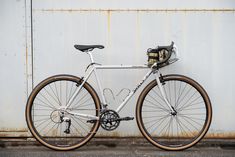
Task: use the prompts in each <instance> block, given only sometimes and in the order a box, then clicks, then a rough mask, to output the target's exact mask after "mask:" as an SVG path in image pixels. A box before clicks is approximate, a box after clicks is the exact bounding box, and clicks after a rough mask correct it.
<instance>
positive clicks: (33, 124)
mask: <svg viewBox="0 0 235 157" xmlns="http://www.w3.org/2000/svg"><path fill="white" fill-rule="evenodd" d="M65 82H66V84H64V83H65ZM80 84H81V79H80V78H78V77H76V76H72V75H55V76H52V77H49V78H47V79H45V80H44V81H42V82H41V83H39V84H38V85H37V86H36V87H35V88H34V89H33V91H32V92H31V94H30V96H29V98H28V101H27V105H26V112H25V116H26V122H27V125H28V128H29V130H30V132H31V134H32V135H33V136H34V137H35V138H36V139H37V140H38V141H39V142H40V143H41V144H42V145H44V146H46V147H48V148H51V149H53V150H72V149H76V148H78V147H81V146H83V145H84V144H86V143H87V142H88V141H89V140H90V139H91V138H92V137H93V136H94V135H95V133H96V132H97V130H98V128H99V121H95V122H93V123H89V124H88V123H86V122H84V121H83V119H80V118H79V117H75V115H74V116H72V115H70V116H71V117H70V118H71V124H70V125H71V127H70V128H71V132H70V133H65V131H64V128H65V127H66V126H65V125H68V124H66V123H65V121H63V122H62V120H60V119H61V118H58V117H59V114H61V113H59V111H58V110H56V108H54V106H56V105H57V106H59V105H61V104H62V103H67V102H68V100H67V99H69V96H70V98H71V95H72V92H73V91H74V89H75V90H76V88H77V87H78V86H79V85H80ZM59 86H60V87H59ZM59 88H60V90H59ZM64 88H66V94H64V93H65V89H64ZM63 89H64V90H63ZM58 91H59V92H58ZM67 91H68V92H67ZM43 92H44V93H43ZM49 92H51V93H49ZM69 92H70V93H69ZM82 92H83V93H85V94H86V96H84V99H85V98H86V97H87V96H88V99H89V100H87V102H89V101H92V102H91V104H90V105H87V104H85V105H80V104H81V101H82V100H81V101H80V100H79V101H80V102H79V103H78V104H79V105H80V106H79V105H78V107H77V106H73V107H74V108H72V105H74V104H72V105H71V108H70V109H71V110H73V109H76V110H79V111H80V112H89V113H93V114H94V116H99V114H100V113H99V112H100V109H101V106H100V100H99V97H98V95H97V94H96V92H95V90H94V89H93V88H92V87H91V86H90V85H89V84H88V83H84V85H83V87H82V89H81V92H80V93H82ZM68 93H69V94H70V95H67V94H68ZM46 94H48V95H46ZM53 94H54V95H53ZM85 94H84V95H85ZM42 95H44V96H42ZM45 95H46V96H45ZM65 95H66V100H65ZM52 97H54V99H53V98H52ZM77 97H79V96H77ZM77 97H76V98H77ZM39 98H40V101H39ZM57 99H58V100H57ZM78 99H81V97H79V98H78ZM84 99H83V101H84ZM86 99H87V98H86ZM49 100H51V103H49ZM75 100H76V99H75ZM63 101H64V102H63ZM43 102H44V103H43ZM74 102H75V101H74ZM57 103H58V104H57ZM52 105H53V106H52ZM57 106H56V107H57ZM85 106H86V107H85ZM43 107H44V108H43ZM75 107H77V108H75ZM84 107H85V108H84ZM43 111H45V112H43ZM38 114H39V115H38ZM42 114H45V115H42ZM49 114H50V117H48V116H49ZM63 114H65V113H63ZM40 115H41V117H42V116H45V117H46V118H47V120H45V121H47V123H48V121H49V124H50V125H49V124H47V125H49V126H50V127H51V126H53V127H52V128H50V127H49V126H45V127H44V126H43V127H44V130H43V129H42V128H41V127H42V124H38V123H39V122H40V123H43V122H42V121H43V120H41V119H39V118H38V117H40ZM68 117H69V116H68ZM46 118H45V119H46ZM56 120H57V121H56ZM39 125H40V126H39ZM43 125H46V124H43ZM55 127H56V128H55ZM49 128H50V130H49V131H48V129H49ZM55 129H57V130H56V131H55ZM59 129H60V130H59ZM86 131H87V132H86ZM46 132H47V133H46ZM83 134H84V135H83ZM83 136H84V137H83ZM66 142H67V143H66Z"/></svg>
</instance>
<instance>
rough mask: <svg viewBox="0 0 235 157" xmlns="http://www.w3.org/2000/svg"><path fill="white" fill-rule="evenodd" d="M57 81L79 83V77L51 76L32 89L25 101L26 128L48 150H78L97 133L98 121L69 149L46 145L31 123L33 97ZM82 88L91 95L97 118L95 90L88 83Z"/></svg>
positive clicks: (97, 98) (98, 101)
mask: <svg viewBox="0 0 235 157" xmlns="http://www.w3.org/2000/svg"><path fill="white" fill-rule="evenodd" d="M58 80H70V81H74V82H77V83H79V82H80V80H81V79H80V78H79V77H76V76H72V75H55V76H51V77H49V78H47V79H45V80H44V81H42V82H41V83H39V84H38V85H37V86H36V87H35V88H34V89H33V91H32V92H31V94H30V96H29V98H28V101H27V104H26V110H25V116H26V122H27V125H28V128H29V130H30V132H31V134H32V135H33V136H34V137H35V138H36V139H37V140H38V141H39V142H40V143H41V144H42V145H44V146H46V147H48V148H51V149H53V150H72V149H76V148H79V147H81V146H83V145H84V144H86V143H87V142H88V141H89V140H90V139H91V138H92V137H93V136H94V135H95V134H96V132H97V130H98V128H99V121H97V122H96V123H94V125H93V127H92V129H91V133H89V134H88V135H87V136H86V137H84V138H85V139H83V140H81V142H80V143H78V144H75V145H73V146H69V147H57V146H53V145H50V144H48V143H47V142H45V141H44V140H43V138H42V137H41V136H40V135H39V134H38V133H37V131H36V129H35V128H34V126H33V125H32V124H33V122H32V118H31V108H32V105H33V101H34V99H35V97H36V96H37V94H38V93H39V92H40V90H41V89H42V88H44V87H45V86H46V85H48V84H49V83H51V82H54V81H58ZM83 87H84V88H86V90H87V91H88V92H89V93H90V94H91V96H92V98H93V100H94V102H95V106H96V109H97V112H96V114H97V116H99V112H100V109H101V106H100V99H99V97H98V95H97V93H96V92H95V90H94V89H93V88H92V87H91V86H90V85H89V84H88V83H85V84H84V85H83Z"/></svg>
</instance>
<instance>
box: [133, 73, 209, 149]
mask: <svg viewBox="0 0 235 157" xmlns="http://www.w3.org/2000/svg"><path fill="white" fill-rule="evenodd" d="M161 81H162V82H163V84H164V85H163V86H164V90H165V92H166V95H167V100H168V101H169V102H170V103H171V102H172V104H173V103H174V100H175V105H174V107H175V110H176V111H177V110H178V111H177V112H178V113H177V114H178V115H176V116H173V115H172V114H168V113H167V112H168V110H165V109H164V108H163V106H160V105H159V104H160V103H159V101H160V99H161V98H160V96H161V95H157V94H156V95H155V97H154V96H151V95H153V93H156V91H157V90H159V89H155V88H158V87H157V82H156V80H153V81H152V82H150V83H149V84H148V85H147V86H146V87H145V88H144V89H143V91H142V92H141V94H140V96H139V98H138V101H137V106H136V117H137V124H138V127H139V129H140V131H141V133H142V134H143V136H144V137H145V138H146V139H147V140H148V141H149V142H150V143H151V144H153V145H154V146H156V147H159V148H161V149H164V150H170V151H179V150H184V149H187V148H190V147H192V146H194V145H195V144H196V143H198V142H199V141H200V140H201V139H202V138H203V137H204V136H205V134H206V133H207V131H208V129H209V126H210V124H211V119H212V107H211V102H210V99H209V97H208V95H207V93H206V91H205V90H204V89H203V87H202V86H201V85H200V84H198V83H197V82H196V81H194V80H193V79H191V78H189V77H186V76H183V75H166V76H163V77H162V80H161ZM177 81H178V82H180V83H181V82H182V83H183V84H185V86H189V87H185V88H186V89H188V90H189V89H190V90H191V89H195V93H197V92H198V93H199V95H200V96H201V97H202V98H201V101H202V102H203V106H204V107H205V111H203V110H202V109H203V108H204V107H203V106H201V104H202V102H200V103H199V102H196V101H198V100H199V98H200V97H199V98H197V100H194V102H193V101H192V102H191V101H186V100H184V102H183V103H180V104H179V101H180V100H181V101H183V98H182V97H186V98H189V97H190V96H189V95H191V93H192V92H189V93H190V94H187V96H182V95H184V94H185V92H184V91H183V92H182V90H183V86H182V88H181V89H180V87H181V85H179V83H178V82H177ZM169 82H171V83H169ZM172 82H173V83H172ZM176 82H177V83H178V85H177V83H176ZM167 85H168V86H167ZM165 86H166V87H165ZM171 87H172V88H175V89H177V90H175V94H172V92H171V90H169V91H168V88H169V89H170V88H171ZM190 87H191V88H190ZM167 91H168V92H167ZM176 91H178V92H179V93H176ZM180 91H181V92H180ZM159 92H160V91H159ZM180 93H181V95H180ZM148 94H149V95H148ZM150 94H151V95H150ZM173 95H174V97H175V98H169V97H170V96H172V97H173ZM177 95H178V98H177ZM194 95H195V94H194ZM150 96H151V97H152V98H153V99H152V100H154V99H156V102H154V103H153V104H150V103H149V102H148V101H149V100H148V99H150V98H151V97H150ZM158 96H159V101H158V102H157V98H158ZM179 96H180V97H181V98H179ZM191 97H193V96H191ZM191 97H190V98H191ZM170 99H171V100H170ZM161 101H162V100H161ZM186 102H187V103H188V104H187V103H186ZM189 102H191V103H193V104H189ZM197 103H198V104H197ZM182 104H183V105H182ZM151 105H152V106H151ZM199 105H200V106H199ZM195 106H196V107H195ZM180 107H181V108H180ZM155 108H158V110H156V109H155ZM190 108H191V109H190ZM146 109H147V110H146ZM183 109H184V111H183ZM193 110H194V112H195V111H196V112H195V113H194V112H192V113H189V112H190V111H193ZM199 111H200V112H199ZM145 112H147V113H145ZM151 112H154V113H152V114H153V115H149V113H151ZM162 112H164V114H163V113H162ZM165 112H166V113H165ZM197 112H198V113H197ZM186 113H187V114H186ZM199 113H200V115H199ZM146 115H147V116H146ZM185 115H187V116H185ZM168 116H170V117H169V120H166V119H167V118H168ZM196 116H202V117H204V118H202V117H200V118H198V117H196ZM154 117H155V119H153V118H154ZM157 117H158V118H157ZM174 117H177V118H175V119H176V120H174V119H173V118H174ZM189 117H190V118H191V121H192V122H191V124H190V122H189V120H190V118H189ZM151 118H152V120H149V119H151ZM177 119H178V120H177ZM179 119H181V120H182V121H184V122H185V123H186V124H187V125H188V126H187V125H183V124H182V122H180V121H179ZM196 120H198V121H199V120H200V121H203V124H202V126H201V128H199V129H200V130H199V129H198V128H196V126H199V122H196ZM174 122H175V124H174ZM149 123H152V124H151V125H152V126H151V125H150V126H149ZM163 123H165V124H164V125H163ZM168 123H169V124H168ZM177 123H179V124H177ZM194 123H195V124H194ZM196 123H198V124H197V125H196ZM194 125H195V126H194ZM155 126H156V128H155V129H152V128H153V127H155ZM164 126H165V127H164ZM190 126H191V127H192V126H194V127H195V128H193V127H192V128H193V129H195V130H196V129H198V132H197V133H196V132H195V131H193V129H192V130H191V129H189V127H190ZM166 127H167V128H166ZM186 127H187V128H188V129H186ZM176 128H177V129H176ZM182 128H185V129H182ZM157 129H159V131H156V130H157ZM160 129H161V130H160ZM165 130H166V132H165V133H163V131H165ZM167 131H168V132H167ZM189 131H191V132H189ZM176 132H177V133H176Z"/></svg>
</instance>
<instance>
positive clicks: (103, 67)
mask: <svg viewBox="0 0 235 157" xmlns="http://www.w3.org/2000/svg"><path fill="white" fill-rule="evenodd" d="M86 53H87V54H89V57H90V60H91V64H90V65H91V66H92V68H91V69H90V71H88V72H87V74H86V75H85V77H84V78H83V81H82V83H81V84H80V85H79V87H78V89H76V91H75V92H74V94H73V95H72V97H71V98H70V100H69V102H68V103H67V105H66V106H65V107H64V110H67V109H68V108H69V106H71V104H72V103H73V101H74V100H75V98H76V96H77V95H78V94H79V92H80V90H81V88H82V87H83V85H84V84H85V82H86V81H87V80H88V79H89V77H90V76H91V74H92V73H94V76H95V78H96V81H97V85H98V89H99V91H100V94H101V100H102V103H101V104H102V107H104V106H105V105H107V103H106V100H105V97H104V92H103V88H102V86H101V83H100V79H99V77H98V74H97V69H150V70H149V71H148V72H147V74H146V75H145V76H144V77H143V79H142V80H141V82H140V83H139V84H138V85H137V86H136V88H135V89H133V90H132V91H131V92H130V93H129V94H128V95H127V97H126V98H125V99H124V101H123V102H122V103H121V104H120V105H119V107H118V108H117V109H116V110H115V111H116V112H117V113H119V112H120V111H121V110H122V109H123V107H124V106H125V105H126V104H127V102H128V101H129V100H130V98H131V97H132V96H133V95H134V94H135V92H136V91H137V90H138V89H139V87H141V86H142V84H143V83H144V82H145V81H146V80H147V79H148V78H149V76H150V75H151V74H152V73H153V74H155V78H156V81H157V84H158V86H159V89H160V92H161V95H162V97H163V99H164V100H165V102H166V104H167V105H168V107H169V109H170V110H169V111H171V112H174V109H173V108H172V106H171V105H170V103H169V101H168V100H167V98H166V94H165V91H164V89H163V86H162V83H161V81H160V72H159V70H157V69H153V68H149V67H148V66H146V65H136V66H133V65H109V66H107V65H99V64H96V63H95V62H94V59H93V56H92V54H91V52H90V51H87V52H86ZM155 65H156V63H155V64H154V65H153V66H152V67H154V66H155ZM88 68H89V66H88ZM67 113H69V114H71V115H77V116H79V117H81V118H85V119H92V120H99V117H97V116H93V115H88V114H81V113H77V112H72V111H67Z"/></svg>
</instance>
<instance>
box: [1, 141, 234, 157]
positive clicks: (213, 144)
mask: <svg viewBox="0 0 235 157" xmlns="http://www.w3.org/2000/svg"><path fill="white" fill-rule="evenodd" d="M0 141H1V142H0V144H1V145H0V157H70V156H71V157H75V156H76V157H77V156H82V157H99V156H102V157H112V156H114V157H119V156H120V157H121V156H124V157H134V156H137V157H153V156H156V157H157V156H159V157H165V156H167V157H168V156H170V157H171V156H176V157H189V156H190V157H197V156H198V157H199V156H200V157H207V156H208V157H231V156H234V157H235V145H234V144H235V143H234V142H235V140H204V141H203V142H201V143H199V144H198V145H196V146H194V147H192V148H190V149H187V150H184V151H179V152H172V151H171V152H170V151H163V150H160V149H158V148H155V147H154V146H152V145H151V144H149V143H147V142H146V141H145V140H143V139H98V140H97V139H95V140H93V141H91V142H89V143H88V144H87V145H85V146H84V147H82V148H79V149H76V150H74V151H67V152H60V151H53V150H50V149H48V148H45V147H43V146H41V145H40V144H38V143H37V142H35V141H33V142H30V141H21V142H20V141H18V143H17V142H15V140H14V139H13V140H12V141H11V140H8V141H6V140H5V141H4V140H1V139H0Z"/></svg>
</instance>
